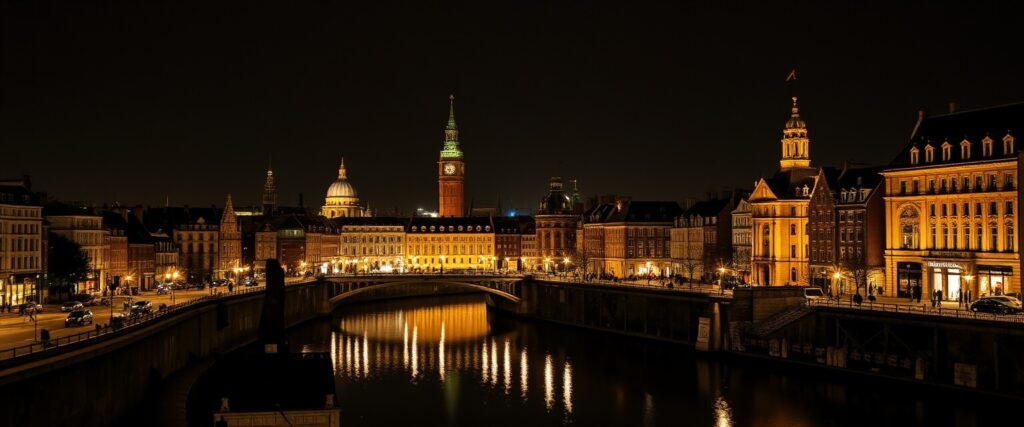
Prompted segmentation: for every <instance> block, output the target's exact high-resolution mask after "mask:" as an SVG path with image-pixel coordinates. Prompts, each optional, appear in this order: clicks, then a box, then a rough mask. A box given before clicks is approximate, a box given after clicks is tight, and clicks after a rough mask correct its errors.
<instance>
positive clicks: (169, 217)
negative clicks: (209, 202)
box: [143, 206, 221, 283]
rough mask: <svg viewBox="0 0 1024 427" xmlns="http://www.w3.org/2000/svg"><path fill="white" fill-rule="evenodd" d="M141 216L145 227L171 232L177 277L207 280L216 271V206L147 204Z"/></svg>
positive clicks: (217, 244)
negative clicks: (174, 249)
mask: <svg viewBox="0 0 1024 427" xmlns="http://www.w3.org/2000/svg"><path fill="white" fill-rule="evenodd" d="M143 220H144V222H145V224H146V228H147V229H149V230H158V231H167V230H169V231H170V232H171V238H172V239H173V240H174V243H175V246H177V247H178V261H179V266H180V268H181V271H180V272H179V273H180V275H181V278H180V279H181V281H184V282H188V283H201V282H209V281H211V280H213V279H215V278H217V277H218V276H219V275H220V272H219V270H220V258H219V253H220V220H221V212H220V211H219V210H218V209H217V208H216V207H209V208H193V207H188V206H184V207H162V208H150V209H148V210H147V212H146V216H145V218H144V219H143ZM162 272H163V273H165V274H166V272H165V271H162Z"/></svg>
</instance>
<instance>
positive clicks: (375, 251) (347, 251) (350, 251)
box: [341, 246, 402, 255]
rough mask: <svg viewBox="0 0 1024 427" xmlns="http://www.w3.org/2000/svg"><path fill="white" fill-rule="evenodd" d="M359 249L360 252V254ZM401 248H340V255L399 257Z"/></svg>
mask: <svg viewBox="0 0 1024 427" xmlns="http://www.w3.org/2000/svg"><path fill="white" fill-rule="evenodd" d="M360 249H361V252H362V253H360ZM401 254H402V247H401V246H374V247H366V246H362V247H360V248H353V247H343V248H341V255H401Z"/></svg>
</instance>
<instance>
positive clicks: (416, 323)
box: [331, 303, 575, 416]
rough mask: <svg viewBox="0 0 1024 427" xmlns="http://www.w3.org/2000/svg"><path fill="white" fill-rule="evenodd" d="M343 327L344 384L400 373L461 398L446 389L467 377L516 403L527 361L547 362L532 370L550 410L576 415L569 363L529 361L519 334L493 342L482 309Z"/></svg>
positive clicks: (398, 315) (339, 340) (336, 340)
mask: <svg viewBox="0 0 1024 427" xmlns="http://www.w3.org/2000/svg"><path fill="white" fill-rule="evenodd" d="M339 326H340V332H336V333H335V334H334V337H333V339H332V342H331V357H332V359H333V362H334V366H335V372H336V375H338V376H339V377H342V378H346V379H349V380H369V379H372V378H374V377H380V376H382V375H386V374H387V373H388V372H400V373H401V374H402V375H403V376H404V377H405V378H409V381H410V382H411V383H413V384H419V383H420V382H421V381H425V380H433V379H435V378H436V381H439V382H441V383H444V384H446V385H445V390H446V393H448V394H451V393H456V394H457V393H458V390H459V389H460V388H459V387H457V386H456V385H450V384H448V383H450V382H453V381H454V382H458V381H459V379H460V378H462V379H463V381H465V378H467V376H466V375H461V374H464V373H465V374H468V375H469V377H468V378H474V380H473V381H479V384H480V385H481V386H482V387H486V388H492V390H494V392H496V393H504V394H505V395H512V390H513V389H514V388H518V389H519V399H520V400H522V401H523V402H526V401H528V400H529V394H530V384H529V383H530V367H531V366H530V365H531V364H530V357H536V358H539V357H543V358H544V363H543V365H542V366H541V365H536V367H534V369H538V368H540V369H542V370H543V378H544V379H543V382H544V385H543V394H544V406H545V408H546V409H547V410H548V411H551V410H554V409H555V408H556V407H558V406H561V407H562V409H563V410H564V414H565V415H566V416H569V415H571V414H572V413H573V411H574V410H575V407H574V404H573V398H574V396H573V390H574V389H573V366H572V365H571V364H570V363H569V361H568V360H564V361H563V360H560V359H561V358H560V357H558V358H556V357H555V356H554V355H552V354H550V353H545V354H532V353H531V352H530V351H529V349H528V348H527V347H526V346H524V345H522V343H520V342H519V341H518V338H517V337H516V336H515V335H500V336H491V335H490V333H491V330H490V326H489V323H488V320H487V309H486V306H485V305H484V304H480V303H466V304H450V305H440V306H433V307H422V308H412V309H399V310H390V311H380V312H372V313H354V314H351V315H346V316H344V317H343V318H341V320H340V325H339ZM517 350H518V351H517ZM516 358H518V361H517V360H516ZM517 362H518V363H517ZM456 371H457V372H456ZM517 371H518V372H517ZM435 375H436V376H435ZM476 379H478V380H476ZM517 382H518V384H516V383H517ZM559 386H560V387H561V390H558V387H559ZM537 391H540V390H539V389H538V390H537ZM535 392H536V391H535ZM456 397H457V396H447V397H446V399H451V398H456Z"/></svg>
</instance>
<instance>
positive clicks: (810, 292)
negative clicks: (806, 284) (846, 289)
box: [804, 288, 825, 301]
mask: <svg viewBox="0 0 1024 427" xmlns="http://www.w3.org/2000/svg"><path fill="white" fill-rule="evenodd" d="M804 298H806V299H807V300H808V301H812V300H819V299H824V298H825V293H824V292H822V291H821V288H804Z"/></svg>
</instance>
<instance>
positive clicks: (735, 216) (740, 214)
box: [673, 198, 753, 283]
mask: <svg viewBox="0 0 1024 427" xmlns="http://www.w3.org/2000/svg"><path fill="white" fill-rule="evenodd" d="M751 224H752V221H751V219H750V203H749V202H747V199H746V198H743V199H741V200H740V202H739V203H738V204H737V205H736V208H735V209H733V210H732V268H733V269H734V270H736V274H737V275H738V276H739V279H740V282H742V283H746V282H749V281H750V260H751V254H752V253H753V248H751V246H750V242H751V239H752V236H751V233H752V231H751ZM674 231H675V230H673V232H674ZM673 257H674V256H673Z"/></svg>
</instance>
